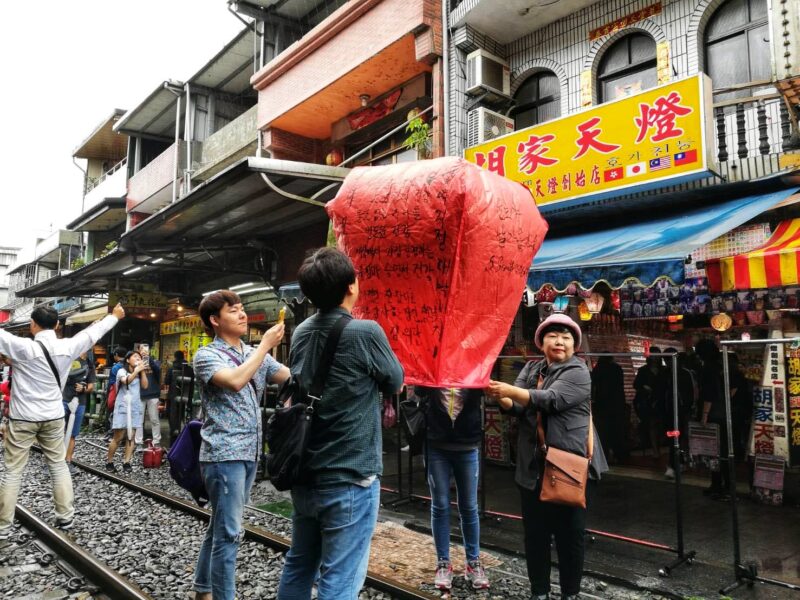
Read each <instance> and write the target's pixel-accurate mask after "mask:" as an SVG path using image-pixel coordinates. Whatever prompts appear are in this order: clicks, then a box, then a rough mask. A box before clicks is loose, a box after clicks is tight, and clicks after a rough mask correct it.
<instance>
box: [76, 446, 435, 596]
mask: <svg viewBox="0 0 800 600" xmlns="http://www.w3.org/2000/svg"><path fill="white" fill-rule="evenodd" d="M73 464H74V465H75V466H76V467H78V468H79V469H81V470H83V471H86V472H87V473H90V474H92V475H94V476H96V477H99V478H101V479H105V480H107V481H110V482H113V483H115V484H117V485H120V486H123V487H125V488H127V489H130V490H133V491H135V492H137V493H139V494H142V495H143V496H146V497H148V498H151V499H152V500H155V501H156V502H158V503H160V504H163V505H165V506H168V507H170V508H172V509H174V510H178V511H180V512H182V513H184V514H187V515H191V516H193V517H195V518H198V519H201V520H203V521H208V520H209V519H210V517H211V511H210V510H207V509H204V508H200V507H199V506H196V505H195V504H192V503H191V502H188V501H186V500H182V499H180V498H177V497H175V496H173V495H171V494H167V493H165V492H162V491H160V490H157V489H155V488H152V487H150V486H145V485H141V484H138V483H135V482H133V481H131V480H129V479H126V478H123V477H119V476H117V475H114V474H112V473H108V472H106V471H103V470H101V469H98V468H96V467H94V466H92V465H89V464H87V463H84V462H81V461H77V460H73ZM244 537H245V539H246V540H251V541H254V542H257V543H258V544H262V545H264V546H267V547H268V548H271V549H272V550H274V551H277V552H281V553H285V552H287V551H288V550H289V546H290V541H289V540H288V539H287V538H284V537H282V536H278V535H275V534H273V533H271V532H269V531H266V530H265V529H263V528H261V527H255V526H253V525H245V526H244ZM366 585H368V586H369V587H372V588H374V589H376V590H378V591H380V592H384V593H387V594H389V595H391V597H392V598H397V599H398V600H434V599H435V598H437V597H438V596H433V595H430V594H428V593H426V592H424V591H422V590H419V589H416V588H414V587H411V586H409V585H406V584H404V583H403V582H400V581H396V580H393V579H389V578H387V577H384V576H382V575H379V574H377V573H375V572H373V571H368V572H367V580H366Z"/></svg>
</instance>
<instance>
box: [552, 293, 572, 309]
mask: <svg viewBox="0 0 800 600" xmlns="http://www.w3.org/2000/svg"><path fill="white" fill-rule="evenodd" d="M567 308H569V298H568V297H567V296H558V297H557V298H556V299H555V301H554V302H553V312H557V313H563V312H566V310H567Z"/></svg>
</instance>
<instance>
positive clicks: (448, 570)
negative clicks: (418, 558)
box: [433, 560, 453, 590]
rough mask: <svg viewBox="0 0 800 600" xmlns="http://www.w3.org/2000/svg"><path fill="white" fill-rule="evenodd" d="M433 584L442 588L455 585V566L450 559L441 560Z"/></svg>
mask: <svg viewBox="0 0 800 600" xmlns="http://www.w3.org/2000/svg"><path fill="white" fill-rule="evenodd" d="M433 585H435V586H436V588H437V589H440V590H449V589H451V588H452V587H453V567H452V566H451V565H450V562H449V561H446V560H440V561H439V564H438V565H437V567H436V578H435V579H434V580H433Z"/></svg>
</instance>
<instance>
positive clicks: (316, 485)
mask: <svg viewBox="0 0 800 600" xmlns="http://www.w3.org/2000/svg"><path fill="white" fill-rule="evenodd" d="M297 279H298V281H299V282H300V289H301V290H302V291H303V294H305V295H306V297H307V298H308V299H309V300H311V302H312V303H313V304H314V306H316V307H317V308H318V309H319V312H318V313H317V314H316V315H314V316H312V317H310V318H308V319H306V320H305V321H303V323H301V324H300V325H299V326H298V327H297V329H296V330H295V332H294V335H293V336H292V351H291V354H290V363H291V365H290V368H291V371H292V373H293V374H295V375H299V376H300V379H301V381H303V382H310V381H311V380H312V379H313V374H314V372H315V371H316V369H317V366H318V365H319V362H320V360H321V356H322V349H323V347H324V346H325V341H326V340H327V337H328V334H329V332H330V331H331V329H332V328H333V326H334V324H335V323H336V322H337V321H338V320H339V319H340V318H341V317H342V316H344V317H345V318H347V319H350V312H351V310H352V309H353V306H354V305H355V303H356V300H358V280H357V279H356V272H355V269H354V268H353V263H352V262H350V259H349V258H347V256H345V255H344V254H343V253H342V252H341V251H339V250H336V249H335V248H320V249H319V250H317V251H316V252H315V253H314V254H313V255H311V256H309V257H308V258H307V259H306V260H305V261H304V262H303V265H302V266H301V267H300V271H299V272H298V274H297ZM402 386H403V367H401V366H400V363H399V362H398V360H397V357H396V356H395V354H394V352H392V349H391V348H390V347H389V341H388V340H387V339H386V334H385V333H384V332H383V329H381V327H380V325H378V324H377V323H376V322H375V321H365V320H360V319H353V320H351V321H349V323H348V324H347V327H345V329H344V330H343V331H342V334H341V337H340V338H339V344H338V346H337V348H336V351H335V355H334V360H333V364H332V365H331V369H330V372H329V373H328V377H327V379H326V381H325V384H324V387H323V389H322V397H321V398H320V399H319V400H318V401H317V402H316V403H315V413H314V417H313V420H312V424H311V433H310V436H309V441H308V453H307V456H306V457H305V461H304V464H303V467H304V471H305V472H306V474H307V480H308V483H307V484H305V485H295V486H294V487H293V488H292V503H293V504H294V512H293V514H292V547H291V549H290V550H289V552H288V553H287V555H286V562H285V564H284V568H283V574H282V576H281V583H280V587H279V589H278V599H279V600H309V598H310V597H311V587H312V585H313V583H314V579H315V578H316V576H317V574H319V580H318V582H317V599H318V600H356V599H357V598H358V594H359V590H360V589H361V586H362V585H363V584H364V579H365V578H366V575H367V563H368V560H369V546H370V540H371V539H372V532H373V531H374V529H375V523H376V521H377V518H378V502H379V500H380V482H379V480H378V478H379V477H380V475H381V473H382V471H383V463H382V460H381V447H382V439H381V393H384V394H393V393H396V392H398V391H399V390H400V389H401V388H402ZM214 600H216V597H215V598H214Z"/></svg>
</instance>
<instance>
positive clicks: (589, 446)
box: [536, 376, 594, 462]
mask: <svg viewBox="0 0 800 600" xmlns="http://www.w3.org/2000/svg"><path fill="white" fill-rule="evenodd" d="M543 382H544V380H543V379H542V377H541V376H539V383H538V385H537V386H536V388H537V389H539V388H541V387H542V383H543ZM536 433H537V435H538V438H539V446H540V447H541V448H546V447H547V443H546V442H545V438H544V427H542V412H541V411H536ZM586 450H587V452H586V458H588V459H589V462H591V461H592V455H593V454H594V423H592V402H591V400H589V432H588V435H587V440H586Z"/></svg>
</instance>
